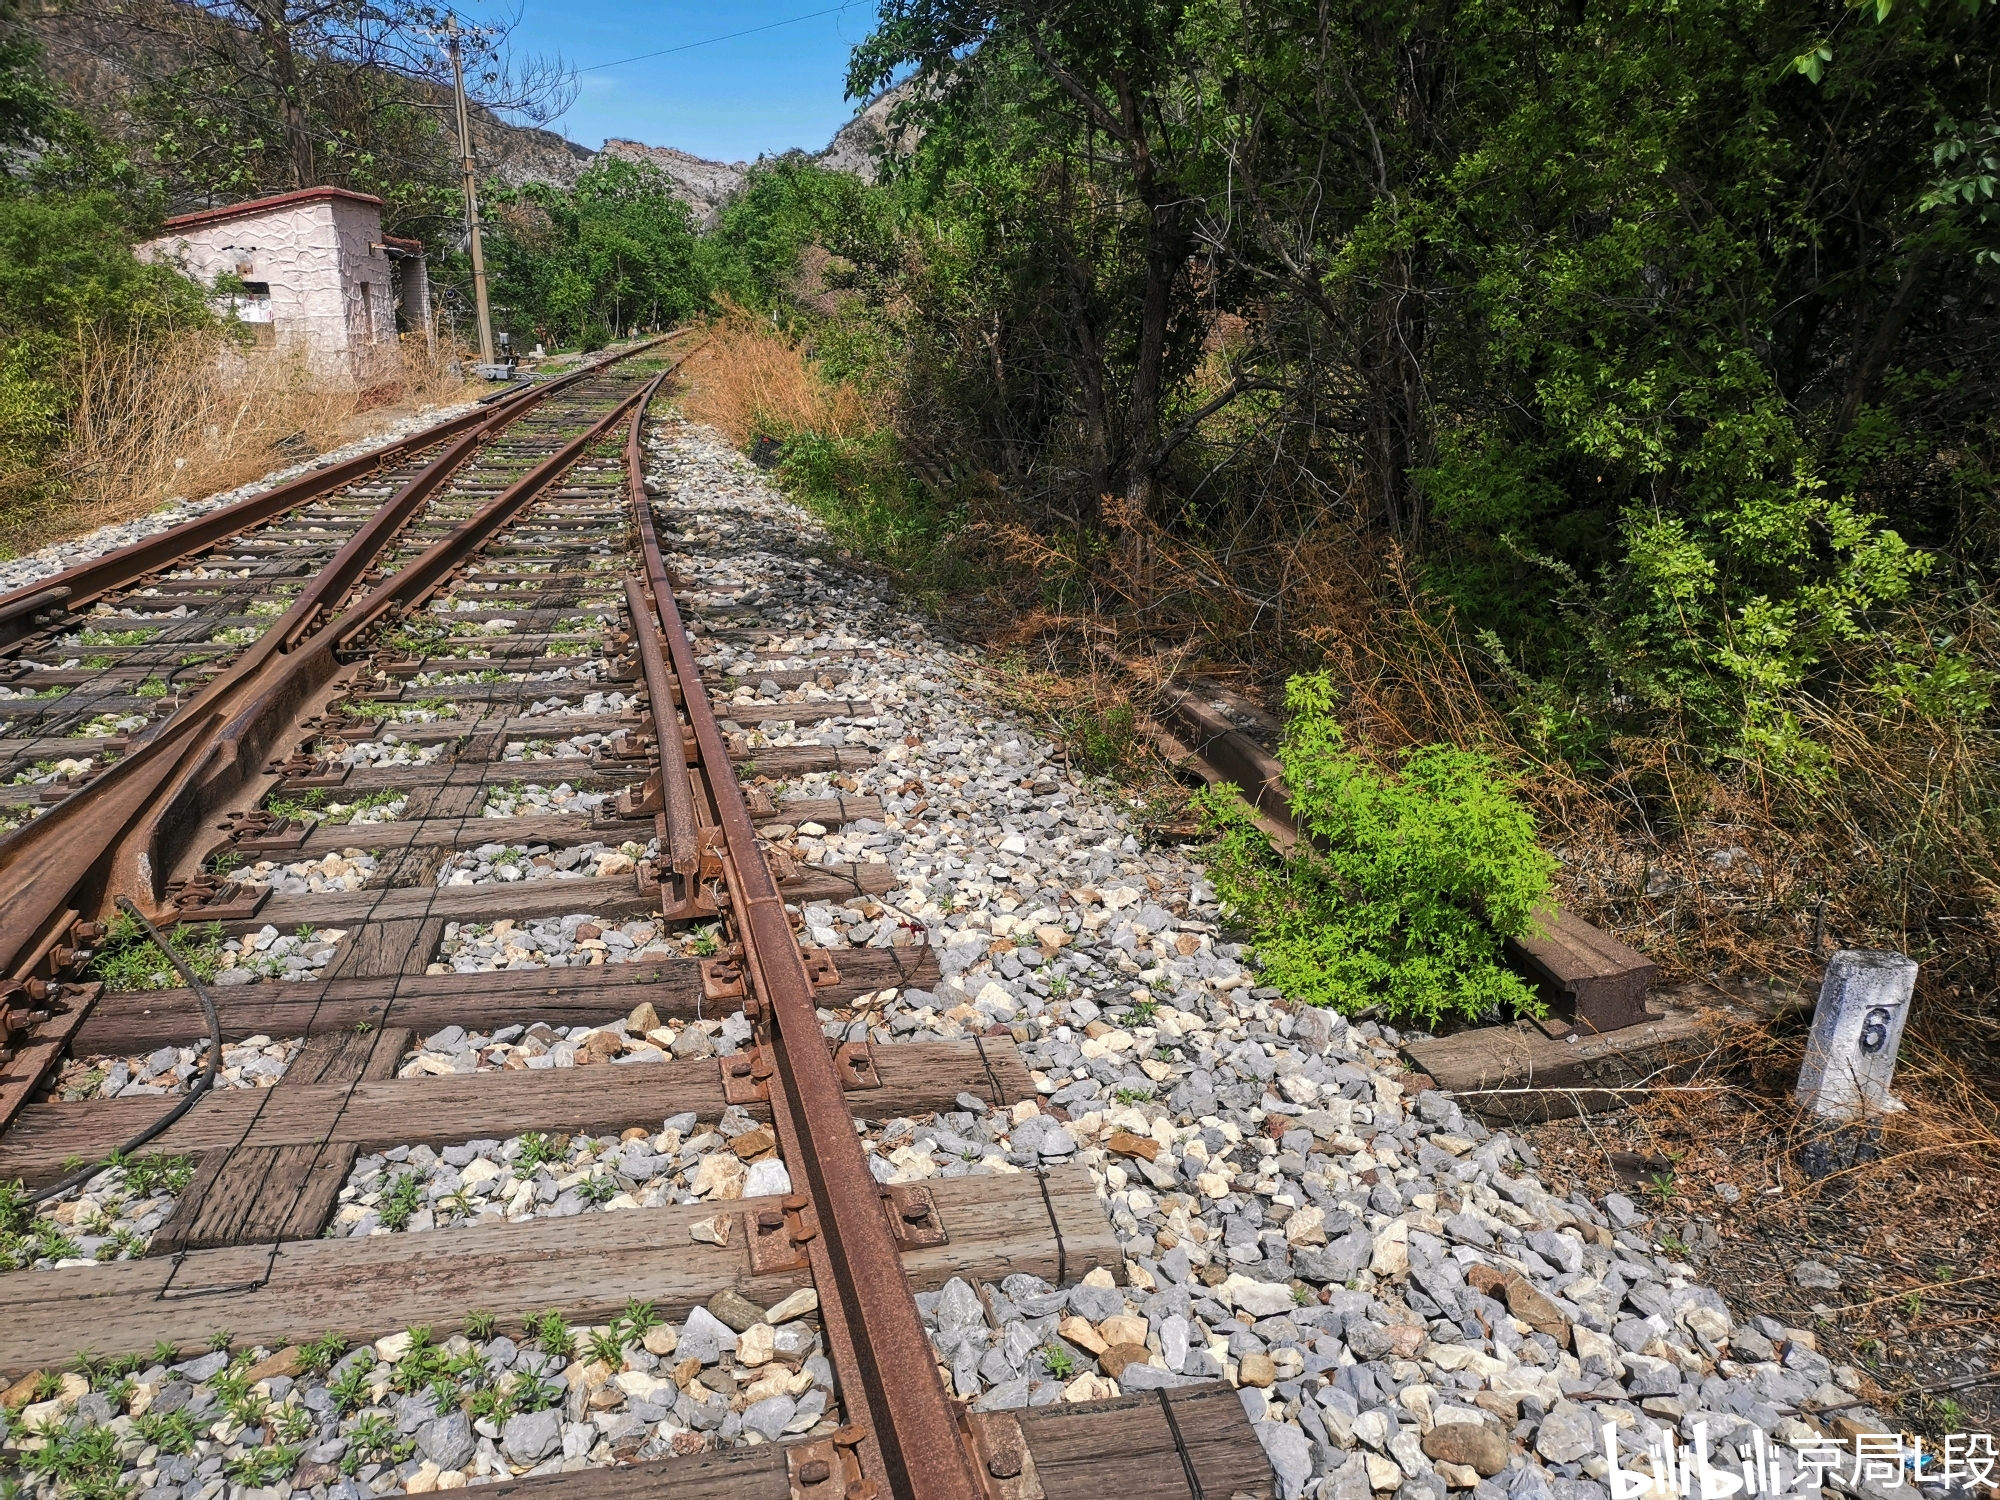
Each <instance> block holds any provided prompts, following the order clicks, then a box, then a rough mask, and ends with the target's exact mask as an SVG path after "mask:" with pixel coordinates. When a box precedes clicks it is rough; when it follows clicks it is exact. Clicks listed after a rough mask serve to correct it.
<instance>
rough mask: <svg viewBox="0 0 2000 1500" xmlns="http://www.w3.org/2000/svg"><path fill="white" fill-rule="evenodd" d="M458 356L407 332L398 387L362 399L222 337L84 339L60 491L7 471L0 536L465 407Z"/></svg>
mask: <svg viewBox="0 0 2000 1500" xmlns="http://www.w3.org/2000/svg"><path fill="white" fill-rule="evenodd" d="M458 353H459V351H456V350H454V349H452V348H450V347H449V346H447V345H446V344H445V341H443V340H441V339H440V340H438V341H436V342H435V343H434V344H433V343H432V342H431V341H428V340H425V339H422V338H420V337H417V336H414V335H411V336H406V337H405V338H404V339H403V341H402V345H401V348H400V350H399V355H400V366H401V378H400V380H396V379H393V378H392V379H391V380H390V381H388V382H385V383H384V384H383V385H381V386H378V387H376V388H375V389H374V390H372V391H370V392H362V391H357V390H354V389H351V388H346V387H342V386H337V385H334V384H332V383H330V382H327V381H324V380H320V379H317V378H315V377H314V375H313V374H312V372H311V371H310V370H309V369H308V368H307V366H306V363H305V361H304V360H303V359H302V358H300V357H298V356H297V355H295V354H292V353H290V352H287V351H282V350H273V349H245V348H243V347H241V346H240V345H239V344H238V343H237V342H236V341H235V340H234V339H233V338H231V337H230V336H229V335H228V334H226V333H224V332H221V331H219V330H213V329H190V330H186V331H184V332H179V333H175V334H171V335H168V336H166V337H150V338H143V339H142V338H137V337H134V338H115V337H111V336H105V335H89V334H86V335H85V337H84V338H83V340H82V342H81V343H80V345H79V346H78V349H77V351H76V354H75V356H74V360H75V363H74V367H73V371H72V387H73V389H74V390H75V391H76V405H75V408H74V413H73V416H72V419H71V422H70V427H69V434H68V437H67V440H66V441H65V442H64V444H63V446H62V448H61V449H60V450H58V452H57V453H56V454H55V456H54V458H53V460H52V462H51V464H50V465H49V469H50V471H51V473H52V474H53V476H54V477H55V478H56V480H57V481H58V483H57V484H56V485H54V486H51V485H49V484H48V479H49V478H50V473H30V474H19V475H14V476H9V481H11V482H8V483H6V484H5V485H4V488H5V489H7V490H9V491H11V492H12V493H11V494H6V495H0V502H10V503H0V511H4V512H5V513H6V515H7V517H8V519H7V522H6V523H5V526H4V536H0V540H4V542H5V543H6V544H7V545H9V546H11V547H13V548H15V549H17V550H25V549H27V548H31V547H35V546H39V545H41V544H43V543H44V542H47V541H51V540H54V539H57V538H60V537H63V536H70V535H75V534H77V533H79V532H82V531H87V530H90V529H91V528H93V527H97V526H103V525H107V524H110V523H113V522H117V521H123V520H129V519H130V518H132V517H133V516H137V515H143V514H145V513H146V512H147V511H150V510H153V509H155V508H157V507H158V506H159V505H161V504H162V503H164V502H165V501H168V500H170V499H173V498H175V497H179V496H190V497H195V496H202V495H209V494H214V493H216V492H217V491H220V490H227V489H232V488H234V487H235V486H237V485H240V484H244V483H247V482H248V481H250V480H252V479H255V478H257V477H258V476H260V475H263V474H267V473H269V472H271V471H272V470H273V469H277V468H281V467H283V466H285V465H286V464H288V463H296V462H298V461H299V460H300V459H302V458H307V457H310V456H311V455H313V454H314V453H321V452H325V451H327V450H328V449H331V448H336V447H340V446H342V445H344V444H346V443H350V442H355V441H359V440H361V439H364V438H366V437H368V436H370V435H371V434H372V433H374V432H377V431H380V430H382V429H383V428H385V427H387V426H388V425H390V423H391V422H393V421H394V420H395V419H396V418H398V417H401V416H404V415H407V414H408V413H409V412H410V411H411V410H413V409H415V408H417V407H420V406H426V405H442V404H448V403H451V402H455V401H460V400H465V399H468V398H469V396H470V395H471V394H474V392H473V389H472V387H471V386H470V385H469V384H468V383H467V382H466V381H464V380H463V379H462V378H461V377H459V376H456V375H454V374H452V373H451V369H450V366H451V363H452V360H453V358H454V357H455V356H456V355H457V354H458ZM52 493H53V494H54V495H56V496H59V497H61V498H50V497H51V495H52ZM37 495H39V497H40V500H39V503H36V500H35V497H36V496H37Z"/></svg>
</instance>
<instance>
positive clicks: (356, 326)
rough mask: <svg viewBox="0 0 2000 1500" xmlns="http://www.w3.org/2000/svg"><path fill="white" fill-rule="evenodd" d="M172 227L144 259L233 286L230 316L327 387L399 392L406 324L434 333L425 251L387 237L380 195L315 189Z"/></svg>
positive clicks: (186, 217)
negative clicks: (300, 359) (400, 338)
mask: <svg viewBox="0 0 2000 1500" xmlns="http://www.w3.org/2000/svg"><path fill="white" fill-rule="evenodd" d="M164 227H165V229H166V233H165V234H164V235H162V236H161V237H160V238H159V239H156V240H151V241H148V242H147V243H146V244H144V245H141V246H140V247H139V254H140V255H141V256H145V257H149V258H158V259H165V260H171V261H174V262H176V263H177V264H179V265H180V266H181V267H183V268H184V269H185V270H186V271H187V272H188V273H189V274H190V275H193V276H196V277H198V278H199V279H200V280H201V281H203V282H205V283H206V284H208V285H209V286H214V285H216V283H217V281H218V279H220V278H222V277H225V276H228V277H234V278H235V282H233V283H231V288H232V289H231V290H230V291H229V292H227V293H226V294H225V302H226V305H227V307H228V310H229V311H231V312H232V313H233V314H234V316H236V317H237V318H238V319H240V320H241V321H243V322H245V323H248V324H250V325H251V326H252V327H253V328H254V329H255V330H256V332H257V335H258V340H259V342H266V341H268V342H271V343H273V344H275V345H276V346H277V347H279V348H281V349H296V350H298V351H300V352H301V353H303V355H304V356H305V358H306V360H307V361H308V363H309V364H310V366H311V368H312V370H313V372H314V373H315V374H316V375H318V376H320V377H321V378H322V379H327V380H333V381H337V382H340V383H342V384H351V385H354V386H356V387H358V388H359V389H361V390H363V391H373V390H377V389H382V388H386V387H389V386H393V385H396V384H398V383H399V382H400V381H401V378H402V365H401V362H400V360H399V359H398V357H397V349H396V336H397V333H398V331H399V327H400V329H401V330H403V331H408V332H413V333H421V334H423V335H425V336H428V335H429V333H430V330H431V309H430V281H429V278H428V276H427V274H426V271H425V266H424V254H423V246H422V244H421V243H420V242H419V241H416V240H404V239H396V238H394V237H392V236H388V235H385V234H383V233H382V200H381V199H380V198H371V197H369V196H368V195H367V194H366V193H351V192H348V191H347V190H346V189H344V188H333V187H316V188H306V189H304V190H302V191H300V192H296V193H281V194H279V195H278V196H276V197H274V198H258V199H256V200H254V201H252V202H249V203H234V204H231V205H230V206H229V207H227V208H209V209H203V210H202V211H200V212H199V213H191V214H182V215H180V216H179V217H178V218H173V219H169V220H167V222H166V224H165V226H164ZM237 283H240V287H238V286H237V285H236V284H237ZM384 394H387V392H386V390H385V391H384Z"/></svg>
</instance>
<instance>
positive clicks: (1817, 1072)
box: [1795, 948, 1917, 1122]
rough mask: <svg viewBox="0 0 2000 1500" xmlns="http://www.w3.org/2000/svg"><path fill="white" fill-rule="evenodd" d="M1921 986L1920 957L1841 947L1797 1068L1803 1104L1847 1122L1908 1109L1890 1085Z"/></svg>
mask: <svg viewBox="0 0 2000 1500" xmlns="http://www.w3.org/2000/svg"><path fill="white" fill-rule="evenodd" d="M1916 985H1917V962H1916V960H1915V959H1912V958H1908V957H1905V956H1904V955H1903V954H1901V953H1891V952H1879V951H1870V950H1864V949H1855V948H1843V949H1841V950H1840V951H1839V952H1838V953H1836V954H1834V955H1833V959H1832V961H1831V962H1830V963H1828V965H1827V968H1826V977H1825V979H1823V980H1822V981H1821V983H1820V988H1819V1004H1818V1005H1817V1006H1816V1007H1815V1008H1814V1010H1813V1024H1812V1036H1811V1038H1810V1039H1809V1040H1808V1042H1807V1044H1806V1057H1805V1063H1804V1065H1803V1066H1802V1067H1800V1069H1799V1082H1798V1088H1797V1090H1796V1095H1795V1097H1796V1098H1797V1099H1798V1101H1799V1102H1800V1103H1801V1104H1803V1105H1804V1106H1805V1107H1806V1108H1807V1109H1810V1110H1811V1111H1812V1112H1813V1113H1814V1114H1817V1115H1820V1116H1822V1117H1824V1118H1826V1119H1829V1120H1836V1121H1841V1122H1846V1121H1852V1120H1858V1119H1861V1118H1863V1117H1864V1116H1868V1115H1880V1114H1888V1113H1892V1112H1894V1111H1896V1110H1900V1109H1901V1108H1902V1107H1903V1104H1902V1101H1901V1100H1899V1099H1898V1098H1896V1096H1895V1095H1894V1094H1892V1093H1890V1092H1889V1084H1890V1081H1891V1079H1893V1078H1894V1076H1895V1072H1896V1049H1897V1047H1898V1046H1899V1045H1900V1043H1901V1042H1902V1039H1903V1025H1904V1023H1905V1022H1906V1021H1907V1020H1908V1019H1909V1015H1910V997H1911V995H1912V994H1914V993H1915V991H1916Z"/></svg>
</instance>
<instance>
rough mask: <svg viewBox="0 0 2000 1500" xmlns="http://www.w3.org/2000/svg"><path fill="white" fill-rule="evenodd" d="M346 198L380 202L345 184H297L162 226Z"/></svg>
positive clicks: (214, 220) (221, 219) (174, 226)
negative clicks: (294, 188) (273, 194)
mask: <svg viewBox="0 0 2000 1500" xmlns="http://www.w3.org/2000/svg"><path fill="white" fill-rule="evenodd" d="M333 198H346V199H348V200H349V201H350V202H354V203H367V204H372V205H373V206H374V207H376V208H380V207H381V206H382V200H381V199H380V198H376V197H373V196H371V195H370V194H368V193H351V192H349V191H348V190H347V189H346V188H337V187H310V188H300V189H299V190H298V191H297V192H295V193H279V194H278V195H277V196H276V197H273V198H253V199H251V200H250V201H249V202H247V203H231V204H229V205H228V206H227V207H224V208H204V209H200V210H198V211H196V212H194V213H191V214H177V215H175V216H174V217H173V218H171V219H168V220H167V221H166V223H165V224H164V225H163V226H161V227H163V228H165V229H168V230H174V229H194V228H196V227H198V226H200V225H203V224H220V223H223V222H225V221H226V220H229V219H241V218H245V217H247V216H249V215H251V214H261V213H265V212H268V211H269V210H271V209H274V208H283V207H284V206H285V205H287V204H289V203H309V202H312V201H314V200H315V199H333Z"/></svg>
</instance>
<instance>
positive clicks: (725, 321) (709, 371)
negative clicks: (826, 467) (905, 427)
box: [679, 307, 879, 447]
mask: <svg viewBox="0 0 2000 1500" xmlns="http://www.w3.org/2000/svg"><path fill="white" fill-rule="evenodd" d="M680 385H681V394H680V398H679V404H680V407H681V410H682V411H684V412H685V413H686V414H687V415H688V416H689V417H690V418H691V419H693V420H694V421H697V422H705V423H707V424H708V425H709V426H710V427H713V428H715V429H717V430H718V431H720V432H721V433H723V434H724V435H725V436H726V437H727V438H728V439H729V440H730V441H731V442H732V443H735V444H736V445H737V446H738V447H747V446H748V445H749V443H750V440H751V438H752V437H753V436H755V435H758V434H768V435H783V434H786V433H792V432H818V433H822V434H824V435H825V436H827V437H856V436H859V435H860V434H861V433H863V432H864V431H866V430H867V429H868V428H870V427H871V426H874V425H878V422H879V417H878V414H875V413H872V412H871V411H870V410H869V408H868V403H867V402H866V401H865V400H864V399H863V397H862V396H861V394H860V393H859V392H858V391H856V390H855V389H854V388H853V387H852V386H850V385H845V384H836V383H833V382H830V381H828V380H826V379H824V378H823V377H822V376H821V375H820V374H819V372H818V371H817V370H815V369H814V368H813V366H812V364H811V361H810V360H809V358H808V356H807V353H806V350H805V348H804V346H803V345H801V344H798V343H796V342H794V341H793V340H791V339H788V338H786V337H785V335H784V334H783V333H781V332H779V331H778V330H777V329H775V328H773V327H772V326H771V324H770V323H769V321H767V320H766V319H763V318H760V317H758V316H757V315H756V314H754V313H750V312H745V311H744V310H743V309H741V308H734V307H732V308H730V309H728V310H727V311H726V312H725V313H724V314H723V315H722V316H721V317H719V318H717V319H716V320H715V322H714V323H713V324H712V325H711V326H710V328H709V331H708V335H707V337H706V339H705V340H704V342H703V343H702V344H701V346H700V347H699V348H698V349H697V350H695V352H694V353H693V354H691V355H690V356H689V358H688V360H687V363H686V364H684V365H683V366H682V367H681V372H680Z"/></svg>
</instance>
